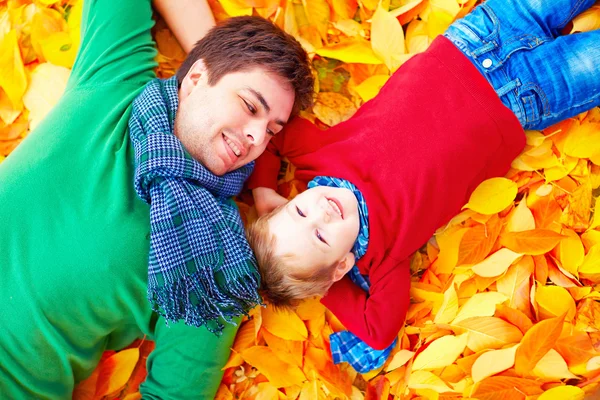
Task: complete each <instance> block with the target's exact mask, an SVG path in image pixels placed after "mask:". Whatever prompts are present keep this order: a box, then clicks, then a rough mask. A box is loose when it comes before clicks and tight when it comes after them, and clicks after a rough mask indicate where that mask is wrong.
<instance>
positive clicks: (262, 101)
mask: <svg viewBox="0 0 600 400" xmlns="http://www.w3.org/2000/svg"><path fill="white" fill-rule="evenodd" d="M246 90H248V91H249V92H250V93H252V94H253V95H254V97H256V98H257V99H258V101H259V102H260V104H262V106H263V107H264V108H265V110H267V113H269V112H271V107H269V103H267V100H265V98H264V96H263V95H262V94H261V93H260V92H259V91H258V90H254V89H252V88H251V87H249V86H246ZM275 123H276V124H277V125H280V126H284V125H285V124H286V122H285V121H282V120H280V119H276V120H275Z"/></svg>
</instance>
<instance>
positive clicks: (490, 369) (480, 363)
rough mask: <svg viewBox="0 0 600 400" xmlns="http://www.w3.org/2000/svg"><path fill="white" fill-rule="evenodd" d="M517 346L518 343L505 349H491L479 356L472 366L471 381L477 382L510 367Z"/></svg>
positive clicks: (512, 363)
mask: <svg viewBox="0 0 600 400" xmlns="http://www.w3.org/2000/svg"><path fill="white" fill-rule="evenodd" d="M517 347H519V345H518V344H516V345H514V346H510V347H508V348H506V349H501V350H491V351H488V352H486V353H483V354H482V355H481V356H479V358H477V360H475V363H473V367H472V371H473V373H472V376H473V381H474V382H475V383H477V382H479V381H482V380H484V379H485V378H487V377H490V376H492V375H495V374H497V373H500V372H502V371H505V370H507V369H509V368H511V367H512V366H513V365H514V364H515V353H516V351H517Z"/></svg>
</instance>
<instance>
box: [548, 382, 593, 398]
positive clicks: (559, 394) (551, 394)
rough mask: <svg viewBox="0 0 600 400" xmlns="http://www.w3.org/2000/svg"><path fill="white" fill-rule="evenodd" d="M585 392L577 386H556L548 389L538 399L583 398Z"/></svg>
mask: <svg viewBox="0 0 600 400" xmlns="http://www.w3.org/2000/svg"><path fill="white" fill-rule="evenodd" d="M584 398H585V392H584V391H583V390H582V389H580V388H578V387H577V386H568V385H567V386H556V387H553V388H551V389H548V390H546V391H545V392H544V393H542V394H541V395H540V397H538V398H537V400H583V399H584Z"/></svg>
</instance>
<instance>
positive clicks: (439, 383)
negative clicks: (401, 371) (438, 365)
mask: <svg viewBox="0 0 600 400" xmlns="http://www.w3.org/2000/svg"><path fill="white" fill-rule="evenodd" d="M408 387H409V388H411V389H432V390H434V391H436V392H438V393H446V392H451V391H452V389H450V388H449V387H448V385H446V383H444V381H443V380H441V379H440V378H438V377H437V376H435V375H434V374H432V373H431V372H429V371H423V370H419V371H415V372H413V373H412V374H410V378H409V380H408Z"/></svg>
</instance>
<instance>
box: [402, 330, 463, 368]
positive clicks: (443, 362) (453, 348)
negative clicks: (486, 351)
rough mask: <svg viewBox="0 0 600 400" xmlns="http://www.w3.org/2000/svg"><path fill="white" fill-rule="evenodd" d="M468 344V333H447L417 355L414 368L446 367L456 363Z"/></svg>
mask: <svg viewBox="0 0 600 400" xmlns="http://www.w3.org/2000/svg"><path fill="white" fill-rule="evenodd" d="M466 346H467V334H462V335H460V336H452V335H447V336H444V337H441V338H439V339H436V340H434V341H433V342H431V343H430V344H429V346H427V348H426V349H425V350H423V351H422V352H421V353H419V354H418V355H417V357H416V358H415V361H414V362H413V366H412V368H413V370H419V369H426V370H431V369H437V368H444V367H447V366H448V365H450V364H452V363H454V361H456V359H457V358H458V356H460V355H461V354H462V352H463V351H464V350H465V347H466Z"/></svg>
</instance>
